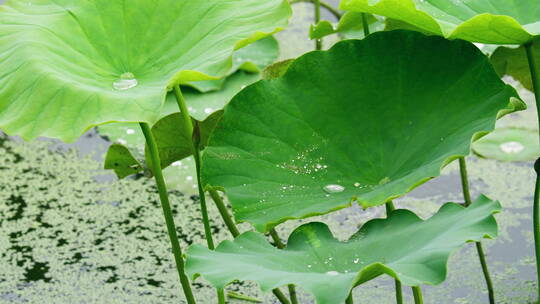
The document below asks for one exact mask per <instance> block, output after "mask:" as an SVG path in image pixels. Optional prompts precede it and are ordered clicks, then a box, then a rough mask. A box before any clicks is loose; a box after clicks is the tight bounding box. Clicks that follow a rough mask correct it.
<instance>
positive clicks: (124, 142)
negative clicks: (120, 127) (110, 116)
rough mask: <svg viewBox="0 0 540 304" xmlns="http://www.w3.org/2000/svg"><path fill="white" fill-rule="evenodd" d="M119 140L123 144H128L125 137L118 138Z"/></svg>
mask: <svg viewBox="0 0 540 304" xmlns="http://www.w3.org/2000/svg"><path fill="white" fill-rule="evenodd" d="M118 142H119V143H120V144H121V145H126V144H127V141H126V140H125V139H123V138H120V139H119V140H118Z"/></svg>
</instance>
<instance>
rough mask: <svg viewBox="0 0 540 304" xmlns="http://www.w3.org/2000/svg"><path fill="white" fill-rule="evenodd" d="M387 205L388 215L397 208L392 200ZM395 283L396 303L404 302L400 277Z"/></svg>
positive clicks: (401, 303)
mask: <svg viewBox="0 0 540 304" xmlns="http://www.w3.org/2000/svg"><path fill="white" fill-rule="evenodd" d="M385 207H386V217H387V218H388V216H390V213H392V212H393V211H394V210H396V206H395V205H394V203H393V202H392V201H388V202H386V204H385ZM394 283H395V290H396V303H397V304H403V291H402V290H401V282H400V281H399V280H398V279H395V280H394Z"/></svg>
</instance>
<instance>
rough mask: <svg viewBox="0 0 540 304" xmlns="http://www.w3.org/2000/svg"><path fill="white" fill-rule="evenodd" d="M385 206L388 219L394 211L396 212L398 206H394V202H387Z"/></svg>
mask: <svg viewBox="0 0 540 304" xmlns="http://www.w3.org/2000/svg"><path fill="white" fill-rule="evenodd" d="M384 206H385V207H386V217H388V216H389V215H390V213H392V211H394V210H396V206H394V203H393V202H392V201H389V202H386V204H384Z"/></svg>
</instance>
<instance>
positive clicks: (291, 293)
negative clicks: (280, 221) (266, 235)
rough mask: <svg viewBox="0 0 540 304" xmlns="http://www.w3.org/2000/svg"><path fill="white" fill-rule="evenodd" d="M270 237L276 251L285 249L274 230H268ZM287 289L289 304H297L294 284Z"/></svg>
mask: <svg viewBox="0 0 540 304" xmlns="http://www.w3.org/2000/svg"><path fill="white" fill-rule="evenodd" d="M270 236H271V237H272V240H274V244H275V246H276V247H277V248H278V249H283V248H285V244H284V243H283V242H282V241H281V238H280V237H279V235H278V233H277V231H276V229H274V228H272V229H270ZM287 287H288V288H289V297H290V298H291V303H292V304H298V299H297V298H296V287H295V286H294V284H289V285H287Z"/></svg>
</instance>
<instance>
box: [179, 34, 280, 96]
mask: <svg viewBox="0 0 540 304" xmlns="http://www.w3.org/2000/svg"><path fill="white" fill-rule="evenodd" d="M278 57H279V43H278V41H277V40H276V38H274V37H273V36H268V37H265V38H263V39H261V40H257V41H255V42H254V43H252V44H250V45H248V46H246V47H244V48H241V49H239V50H238V51H236V52H235V53H234V55H233V66H232V68H231V72H230V73H229V74H230V75H232V74H234V73H235V72H236V71H238V70H244V71H247V72H250V73H258V72H260V71H261V70H262V69H264V68H265V67H266V66H268V65H269V64H271V63H273V62H274V61H276V59H277V58H278ZM225 81H226V77H224V78H221V79H217V80H206V81H196V82H191V83H189V84H188V85H189V86H191V87H193V88H195V89H196V90H197V91H199V92H202V93H207V92H211V91H218V90H221V89H222V88H223V85H224V83H225Z"/></svg>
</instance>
